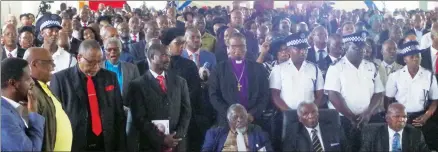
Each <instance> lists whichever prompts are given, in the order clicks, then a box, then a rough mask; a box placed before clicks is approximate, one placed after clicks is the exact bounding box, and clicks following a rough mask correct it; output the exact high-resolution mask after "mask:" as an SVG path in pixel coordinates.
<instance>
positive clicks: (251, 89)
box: [245, 61, 259, 107]
mask: <svg viewBox="0 0 438 152" xmlns="http://www.w3.org/2000/svg"><path fill="white" fill-rule="evenodd" d="M245 62H246V63H245V70H246V72H245V75H246V76H247V79H248V80H247V81H248V83H247V84H248V90H247V91H248V93H247V95H248V107H250V106H251V105H252V103H249V102H250V101H257V99H254V100H252V99H253V98H256V97H257V96H256V95H254V93H257V91H256V89H257V88H258V86H257V84H258V83H259V82H256V77H255V75H257V71H254V66H253V64H251V63H250V62H249V61H245Z"/></svg>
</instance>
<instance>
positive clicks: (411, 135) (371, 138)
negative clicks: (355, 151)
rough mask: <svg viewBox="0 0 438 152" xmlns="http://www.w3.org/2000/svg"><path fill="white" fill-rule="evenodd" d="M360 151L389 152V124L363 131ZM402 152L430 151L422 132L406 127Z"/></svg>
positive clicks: (409, 126)
mask: <svg viewBox="0 0 438 152" xmlns="http://www.w3.org/2000/svg"><path fill="white" fill-rule="evenodd" d="M363 132H364V134H362V147H361V149H360V151H363V152H368V151H389V143H388V142H389V133H388V125H387V124H372V125H368V126H366V127H365V128H364V129H363ZM402 134H403V137H402V151H403V152H412V151H421V152H428V151H430V150H429V149H428V147H427V145H426V142H425V140H424V137H423V134H422V133H421V131H420V130H418V129H416V128H414V127H412V126H411V125H409V124H408V125H406V126H405V128H404V129H403V133H402Z"/></svg>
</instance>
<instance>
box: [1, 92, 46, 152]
mask: <svg viewBox="0 0 438 152" xmlns="http://www.w3.org/2000/svg"><path fill="white" fill-rule="evenodd" d="M1 100H2V109H1V113H2V116H1V117H2V120H1V121H2V124H1V126H2V127H1V128H2V140H1V144H2V149H1V151H41V145H42V143H43V137H44V117H43V116H41V115H39V114H37V113H33V112H31V113H29V128H26V126H25V124H24V122H23V119H21V116H20V114H19V113H18V111H17V110H16V109H15V108H14V107H13V106H12V105H11V104H9V103H8V101H6V100H5V99H3V98H2V99H1Z"/></svg>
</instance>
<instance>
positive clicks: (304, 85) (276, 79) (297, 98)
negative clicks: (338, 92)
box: [269, 59, 324, 109]
mask: <svg viewBox="0 0 438 152" xmlns="http://www.w3.org/2000/svg"><path fill="white" fill-rule="evenodd" d="M316 70H318V71H316ZM316 73H318V75H316ZM269 87H270V88H271V89H277V90H280V91H281V93H280V97H281V99H283V100H284V102H285V103H286V104H287V105H288V106H289V108H291V109H297V107H298V104H300V102H303V101H304V102H314V101H315V91H317V90H322V89H323V87H324V78H323V77H322V72H321V70H320V69H319V68H318V66H316V65H315V64H313V63H310V62H307V61H304V62H303V64H302V65H301V68H300V70H298V69H297V68H296V67H295V65H294V64H293V62H292V60H291V59H289V60H288V61H286V62H283V63H281V64H279V65H277V66H274V68H273V69H272V71H271V74H270V76H269Z"/></svg>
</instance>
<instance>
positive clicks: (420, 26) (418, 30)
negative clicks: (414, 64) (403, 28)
mask: <svg viewBox="0 0 438 152" xmlns="http://www.w3.org/2000/svg"><path fill="white" fill-rule="evenodd" d="M412 21H413V22H414V28H412V29H410V30H409V31H408V32H407V33H405V35H409V34H414V35H415V36H417V41H418V42H420V40H421V37H423V35H424V34H426V33H429V30H427V29H425V28H424V22H425V19H424V18H423V17H422V16H421V15H420V14H415V15H414V16H412Z"/></svg>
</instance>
